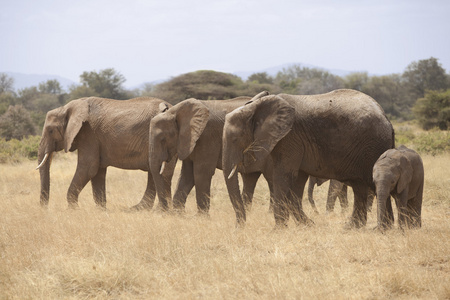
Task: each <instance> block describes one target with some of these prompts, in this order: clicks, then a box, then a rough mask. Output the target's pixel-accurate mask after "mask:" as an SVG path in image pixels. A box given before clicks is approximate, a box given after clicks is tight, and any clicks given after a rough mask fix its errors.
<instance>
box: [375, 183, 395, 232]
mask: <svg viewBox="0 0 450 300" xmlns="http://www.w3.org/2000/svg"><path fill="white" fill-rule="evenodd" d="M389 196H390V195H389V192H388V191H384V190H382V189H380V188H378V189H377V223H378V228H379V229H387V228H389V227H390V226H392V224H391V220H390V218H389V216H388V210H387V201H388V200H389V201H390V199H389Z"/></svg>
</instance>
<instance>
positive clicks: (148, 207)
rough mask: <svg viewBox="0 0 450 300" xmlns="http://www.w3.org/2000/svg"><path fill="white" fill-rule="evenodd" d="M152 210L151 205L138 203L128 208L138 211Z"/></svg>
mask: <svg viewBox="0 0 450 300" xmlns="http://www.w3.org/2000/svg"><path fill="white" fill-rule="evenodd" d="M152 208H153V203H146V202H142V201H141V202H139V203H138V204H136V205H134V206H132V207H130V210H133V211H140V210H151V209H152Z"/></svg>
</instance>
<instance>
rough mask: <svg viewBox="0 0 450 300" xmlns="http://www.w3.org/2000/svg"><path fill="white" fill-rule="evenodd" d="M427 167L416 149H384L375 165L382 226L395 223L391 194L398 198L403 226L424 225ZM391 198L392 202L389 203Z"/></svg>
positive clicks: (398, 207) (378, 219) (379, 216)
mask: <svg viewBox="0 0 450 300" xmlns="http://www.w3.org/2000/svg"><path fill="white" fill-rule="evenodd" d="M423 178H424V170H423V163H422V159H421V158H420V156H419V154H417V152H415V151H414V150H411V149H408V148H406V147H405V146H403V145H402V146H400V147H398V148H396V149H390V150H387V151H386V152H384V153H383V154H382V155H381V156H380V158H379V159H378V160H377V162H376V163H375V165H374V167H373V182H374V184H375V188H376V189H375V192H376V195H377V201H378V216H377V221H378V228H379V229H386V228H388V227H391V226H392V224H393V221H394V219H393V216H389V213H388V211H387V210H386V205H389V204H390V201H391V199H390V195H392V196H393V197H394V199H395V203H396V204H397V209H398V222H399V226H400V228H403V226H405V225H406V226H407V227H408V228H418V227H420V226H421V225H422V222H421V212H422V194H423ZM388 201H389V203H387V202H388Z"/></svg>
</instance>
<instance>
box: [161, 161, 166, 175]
mask: <svg viewBox="0 0 450 300" xmlns="http://www.w3.org/2000/svg"><path fill="white" fill-rule="evenodd" d="M165 168H166V162H165V161H163V163H162V165H161V170H159V175H162V173H163V172H164V169H165Z"/></svg>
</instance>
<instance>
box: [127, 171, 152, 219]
mask: <svg viewBox="0 0 450 300" xmlns="http://www.w3.org/2000/svg"><path fill="white" fill-rule="evenodd" d="M155 198H156V188H155V182H154V181H153V176H152V172H150V171H148V176H147V188H146V189H145V193H144V196H142V199H141V201H140V202H139V203H138V204H136V205H135V206H133V207H132V209H136V210H141V209H148V210H150V209H152V208H153V204H154V203H155Z"/></svg>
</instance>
